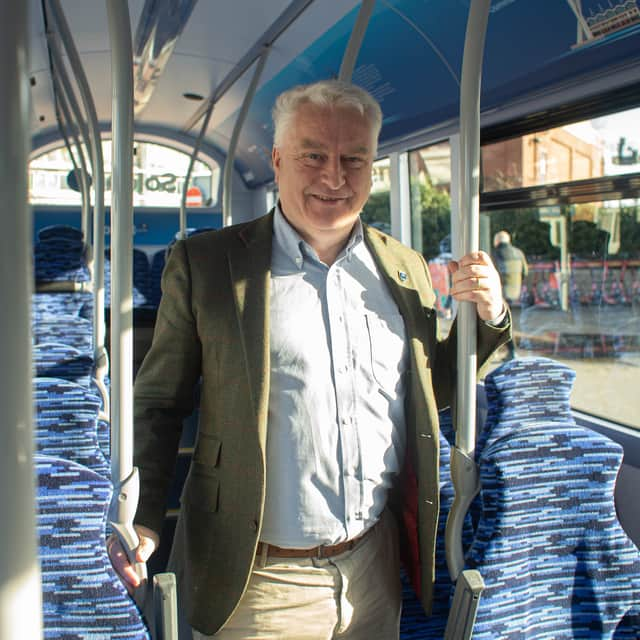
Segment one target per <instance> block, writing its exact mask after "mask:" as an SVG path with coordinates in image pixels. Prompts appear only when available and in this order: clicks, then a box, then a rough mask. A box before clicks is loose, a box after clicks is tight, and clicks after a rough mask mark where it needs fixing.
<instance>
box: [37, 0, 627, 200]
mask: <svg viewBox="0 0 640 640" xmlns="http://www.w3.org/2000/svg"><path fill="white" fill-rule="evenodd" d="M42 4H43V3H42V1H41V0H31V3H30V9H31V16H30V24H31V27H30V38H31V51H30V76H31V98H32V120H31V122H32V124H31V129H32V134H33V136H34V145H35V144H38V143H39V142H40V141H42V140H44V139H45V138H46V137H47V136H46V134H47V132H48V133H49V134H50V132H51V130H52V129H53V128H54V127H55V105H54V101H53V82H52V80H51V77H50V72H49V64H48V56H49V53H48V48H47V40H46V34H45V22H44V16H43V10H42ZM129 4H130V7H131V22H132V32H133V33H134V34H135V43H134V52H135V54H136V57H135V61H134V66H135V76H134V77H135V84H136V87H137V89H138V94H137V96H136V101H137V105H138V106H137V112H136V121H135V124H136V127H144V128H146V129H147V130H148V129H150V128H151V129H153V128H155V129H156V130H158V131H161V130H162V131H167V132H173V133H174V134H175V135H176V136H177V135H182V136H185V134H186V135H187V136H189V137H191V138H193V140H195V139H196V138H197V136H198V133H199V129H200V126H201V123H202V120H203V118H204V116H205V114H206V111H207V109H208V106H209V105H210V104H211V102H212V101H214V102H215V109H214V110H213V113H212V114H211V118H210V120H209V122H208V125H207V130H206V132H205V134H204V138H203V144H205V145H208V146H209V147H211V146H213V147H214V148H217V149H219V150H220V151H221V152H222V153H223V154H226V152H227V150H228V149H229V144H230V141H231V140H232V138H233V134H234V126H235V123H236V120H237V118H238V115H239V113H240V111H241V109H242V104H243V100H244V96H245V94H246V92H247V89H248V88H249V86H250V84H251V82H252V78H253V76H254V70H255V66H256V64H257V61H258V59H259V57H260V55H261V53H262V52H263V50H264V48H265V47H269V48H270V53H269V57H268V60H267V61H266V63H265V65H264V69H263V71H262V73H261V75H260V79H259V81H258V83H257V86H256V91H255V97H254V100H253V102H252V104H251V106H250V108H249V111H248V113H247V117H246V122H245V124H244V126H243V128H242V131H241V132H240V133H239V135H238V139H237V148H236V153H235V167H236V169H237V170H238V171H239V173H240V175H241V176H242V178H243V179H244V181H245V183H246V185H247V186H248V187H250V188H255V187H259V186H261V185H264V184H267V183H270V182H271V181H272V178H273V173H272V169H271V159H270V153H269V150H270V147H271V136H272V126H271V115H270V109H271V105H272V104H273V99H274V97H275V96H276V95H277V94H278V93H280V91H281V90H283V89H284V88H286V87H288V86H292V85H294V84H297V83H299V82H309V81H313V80H316V79H319V78H325V77H337V76H338V75H339V73H340V67H341V64H342V60H343V55H344V52H345V50H346V49H347V45H348V43H349V39H350V37H351V34H352V32H353V29H354V26H355V25H356V23H357V20H358V16H359V15H360V9H361V6H362V3H360V2H357V1H355V0H336V1H335V2H330V3H328V2H316V1H313V0H293V1H288V0H268V1H265V2H261V3H255V2H253V1H252V0H237V1H236V2H234V3H212V2H196V1H195V0H189V1H185V2H182V3H177V4H179V5H180V6H179V8H175V10H170V8H171V7H173V6H174V4H176V3H170V2H169V1H168V0H165V1H163V2H153V3H152V2H143V1H142V0H132V1H131V2H130V3H129ZM372 4H373V7H372V9H371V15H370V18H369V21H368V27H367V29H366V32H365V33H364V37H363V40H362V45H361V48H360V51H359V54H358V55H357V59H356V60H355V62H354V63H353V82H355V83H356V84H359V85H362V86H364V87H365V88H367V89H368V90H370V91H371V92H372V93H373V94H374V95H375V96H376V98H378V99H379V100H380V102H381V104H382V108H383V112H384V122H383V128H382V132H381V139H380V149H381V152H383V153H386V152H388V151H389V150H393V149H394V148H396V147H397V145H398V143H399V142H402V143H403V144H406V140H407V137H408V136H410V137H411V138H412V139H416V140H417V139H419V138H420V137H422V140H424V139H425V136H428V135H432V136H433V135H436V134H437V132H438V131H446V132H448V133H452V132H454V131H455V130H456V129H457V126H458V125H457V122H458V111H457V109H458V100H459V91H460V87H459V83H460V75H461V68H462V67H461V65H462V51H463V43H464V31H465V24H466V17H467V5H466V3H451V2H448V1H447V0H433V1H432V2H429V3H416V2H412V1H411V0H396V1H394V2H390V1H387V0H377V1H376V2H375V3H372ZM579 4H580V6H581V9H580V10H579V9H578V3H575V2H573V1H572V0H566V1H564V2H562V1H560V2H555V3H545V4H544V7H542V8H541V7H540V6H538V3H531V2H524V1H522V0H493V1H492V3H491V7H490V15H489V21H488V27H487V41H486V51H485V59H484V65H483V89H482V96H481V112H482V121H481V122H482V124H483V126H484V125H493V126H494V125H497V124H499V123H501V122H504V121H505V120H509V119H513V118H514V117H517V116H518V115H519V114H521V115H524V113H525V109H526V111H527V113H530V112H531V105H532V104H535V105H539V109H538V111H542V110H549V109H556V108H564V107H565V106H566V105H567V104H569V103H572V102H576V101H577V100H581V99H585V98H588V97H593V96H594V95H599V94H601V93H603V92H605V91H610V90H613V89H620V88H623V87H626V86H628V85H630V84H633V83H634V82H637V75H638V74H637V69H638V63H639V62H640V10H638V5H637V2H633V1H632V2H628V1H626V2H622V0H615V1H614V2H612V4H613V5H614V6H615V7H617V8H618V9H620V10H619V11H618V12H617V14H616V15H618V14H619V19H617V20H612V19H611V16H610V15H609V13H608V7H607V10H604V9H602V6H601V5H602V3H601V2H599V1H598V0H583V1H582V2H581V3H579ZM243 5H245V6H244V7H243ZM62 6H63V9H64V12H65V14H66V16H67V18H68V22H69V26H70V30H71V32H72V33H73V35H74V38H75V40H76V44H77V47H78V50H79V53H80V57H81V59H82V62H83V65H84V67H85V69H86V70H87V76H88V78H89V82H90V84H91V90H92V93H93V96H94V99H95V102H96V109H97V114H98V119H99V121H100V123H101V124H104V123H107V122H108V121H109V120H110V118H111V115H110V114H111V87H110V80H109V77H108V76H109V74H107V73H105V72H104V70H105V69H107V68H108V66H109V43H108V40H107V35H106V32H105V30H103V29H97V28H96V26H95V25H99V24H105V23H106V13H105V5H104V2H102V1H101V0H100V1H98V0H93V1H91V2H87V1H86V0H63V1H62ZM623 9H624V11H623ZM103 14H104V15H103ZM622 14H624V15H622ZM238 15H242V16H243V18H242V20H238V19H237V16H238ZM550 24H553V29H550V28H549V25H550ZM383 34H384V35H383ZM542 34H544V37H541V35H542ZM200 98H201V99H200Z"/></svg>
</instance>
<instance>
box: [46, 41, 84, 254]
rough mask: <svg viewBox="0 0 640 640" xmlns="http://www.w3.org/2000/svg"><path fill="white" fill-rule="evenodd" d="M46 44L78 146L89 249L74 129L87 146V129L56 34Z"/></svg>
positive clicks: (55, 84)
mask: <svg viewBox="0 0 640 640" xmlns="http://www.w3.org/2000/svg"><path fill="white" fill-rule="evenodd" d="M47 42H48V43H49V52H50V54H51V61H52V63H53V64H52V70H51V75H52V78H53V80H54V86H56V87H57V91H56V93H57V94H58V96H59V97H60V98H64V100H65V102H66V106H67V109H68V112H69V114H70V118H67V124H68V125H69V128H70V130H71V133H72V136H73V138H74V141H76V144H77V146H78V155H79V156H80V158H79V160H80V166H81V168H82V172H83V175H82V176H81V178H82V181H83V183H84V185H83V186H82V189H83V192H82V218H81V226H82V233H83V236H84V242H85V244H86V245H87V247H88V248H90V247H91V233H90V232H91V222H92V220H91V197H90V189H89V183H88V175H89V173H88V171H87V166H86V161H85V159H84V151H83V150H82V148H81V146H80V143H79V141H78V137H77V134H76V131H75V129H76V127H77V129H78V131H79V132H80V138H79V140H81V141H82V142H84V143H85V144H86V145H87V146H89V130H88V128H87V125H86V122H85V120H84V116H83V113H82V111H81V110H80V105H79V104H78V100H77V99H76V94H75V91H74V90H73V87H72V86H71V81H70V80H69V74H68V73H67V69H66V67H65V64H64V60H63V58H62V53H61V52H60V47H59V45H58V40H57V34H56V33H55V32H53V31H51V30H50V29H49V30H47Z"/></svg>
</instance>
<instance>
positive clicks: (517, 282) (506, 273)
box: [493, 230, 529, 360]
mask: <svg viewBox="0 0 640 640" xmlns="http://www.w3.org/2000/svg"><path fill="white" fill-rule="evenodd" d="M493 261H494V263H495V265H496V268H497V269H498V273H499V274H500V281H501V282H502V296H503V297H504V299H505V300H506V302H507V304H508V305H509V307H513V303H514V302H518V301H519V300H520V293H521V291H522V280H523V278H526V277H527V274H528V273H529V265H528V264H527V259H526V258H525V255H524V253H523V252H522V251H521V250H520V249H518V248H517V247H514V246H513V245H512V244H511V236H510V235H509V232H508V231H504V230H502V231H498V233H496V234H495V236H494V237H493ZM507 349H508V353H509V359H510V360H511V359H513V358H515V357H516V347H515V341H514V338H512V339H511V340H509V342H508V343H507Z"/></svg>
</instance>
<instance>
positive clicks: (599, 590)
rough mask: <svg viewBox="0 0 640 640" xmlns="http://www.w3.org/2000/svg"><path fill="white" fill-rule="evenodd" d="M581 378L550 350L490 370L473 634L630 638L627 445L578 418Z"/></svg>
mask: <svg viewBox="0 0 640 640" xmlns="http://www.w3.org/2000/svg"><path fill="white" fill-rule="evenodd" d="M574 378H575V374H574V372H573V371H572V370H570V369H569V368H567V367H565V366H564V365H562V364H560V363H558V362H555V361H553V360H548V359H545V358H531V359H523V360H513V361H511V362H509V363H507V364H505V365H503V366H502V367H500V368H499V369H497V370H496V371H494V372H493V373H491V374H490V375H489V376H487V379H486V391H487V398H488V403H489V412H488V416H487V424H486V426H485V429H484V431H483V432H482V434H481V436H480V441H479V446H478V451H479V467H480V477H481V484H482V489H481V496H480V497H481V506H482V511H481V517H480V520H479V522H478V525H477V529H476V534H475V537H474V540H473V543H472V545H471V547H470V549H469V551H468V554H467V558H466V562H467V566H468V568H476V569H478V570H479V571H480V573H481V575H482V577H483V579H484V581H485V583H486V588H485V591H484V592H483V594H482V598H481V601H480V607H479V610H478V616H477V619H476V624H475V628H474V636H473V637H474V640H498V639H504V640H507V639H509V640H511V639H514V640H515V639H516V638H518V639H519V640H522V639H524V640H559V639H561V638H576V639H578V638H580V639H581V638H612V637H615V638H624V637H633V636H629V635H626V631H624V629H623V626H626V627H629V624H632V622H633V621H632V620H631V619H630V617H627V620H626V621H625V623H624V625H620V624H619V623H620V621H621V620H622V618H623V617H625V616H627V614H629V612H630V611H631V610H632V607H633V605H634V603H635V605H636V606H637V604H638V602H640V553H639V552H638V549H636V547H635V545H634V544H633V542H631V540H630V539H629V538H628V537H627V535H626V533H625V532H624V530H623V529H622V528H621V526H620V524H619V522H618V519H617V517H616V512H615V506H614V486H615V481H616V477H617V474H618V470H619V468H620V465H621V462H622V448H621V447H620V446H619V445H618V444H616V443H614V442H612V441H611V440H609V439H608V438H605V437H604V436H602V435H600V434H598V433H595V432H593V431H590V430H588V429H584V428H582V427H579V426H577V425H576V424H575V421H574V420H573V418H572V416H571V413H570V409H569V394H570V392H571V388H572V385H573V380H574ZM630 620H631V621H630ZM629 621H630V622H629ZM619 626H620V628H619V629H618V631H616V628H617V627H619ZM614 634H615V635H614ZM636 637H637V636H636Z"/></svg>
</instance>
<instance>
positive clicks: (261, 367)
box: [229, 212, 273, 446]
mask: <svg viewBox="0 0 640 640" xmlns="http://www.w3.org/2000/svg"><path fill="white" fill-rule="evenodd" d="M272 237H273V212H271V213H270V214H268V215H266V216H263V217H262V218H259V219H258V220H256V221H255V222H253V223H250V224H249V225H247V226H245V227H243V228H242V229H241V230H240V231H239V240H240V243H239V244H238V245H237V246H236V247H234V248H233V249H231V250H230V251H229V272H230V274H231V283H232V287H233V292H234V303H235V307H236V314H237V318H238V326H239V328H240V340H241V346H242V354H243V356H244V359H245V363H246V367H247V373H248V377H249V380H250V383H251V402H252V405H253V409H254V412H255V415H256V419H257V424H258V428H259V434H260V441H261V443H262V445H263V446H264V444H265V442H266V424H267V413H268V402H269V366H270V365H269V290H270V276H271V243H272Z"/></svg>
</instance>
